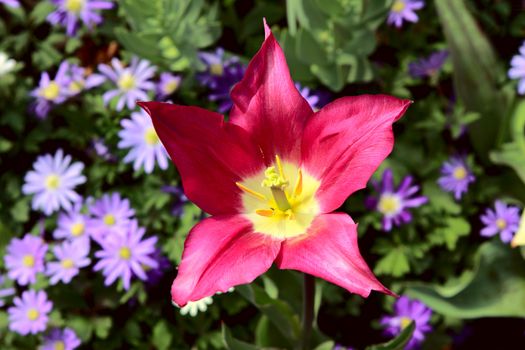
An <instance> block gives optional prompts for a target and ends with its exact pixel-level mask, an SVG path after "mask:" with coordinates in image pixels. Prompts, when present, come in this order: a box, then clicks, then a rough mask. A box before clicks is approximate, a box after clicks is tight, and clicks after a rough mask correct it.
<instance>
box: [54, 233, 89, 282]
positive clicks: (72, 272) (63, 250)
mask: <svg viewBox="0 0 525 350" xmlns="http://www.w3.org/2000/svg"><path fill="white" fill-rule="evenodd" d="M53 252H54V253H55V258H56V259H57V261H52V262H49V263H47V269H46V275H48V276H49V277H50V279H49V283H51V284H57V283H58V282H59V281H61V282H63V283H65V284H68V283H69V282H71V280H72V279H73V277H75V276H76V275H78V273H79V272H80V269H81V268H83V267H86V266H88V265H89V263H90V262H91V260H90V259H89V258H88V254H89V241H85V240H76V241H73V242H68V241H64V242H63V243H62V244H60V245H56V246H55V247H54V248H53Z"/></svg>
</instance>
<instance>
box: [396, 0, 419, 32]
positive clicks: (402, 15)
mask: <svg viewBox="0 0 525 350" xmlns="http://www.w3.org/2000/svg"><path fill="white" fill-rule="evenodd" d="M423 6H425V2H424V1H423V0H395V1H394V3H393V4H392V7H391V8H390V13H389V14H388V19H387V23H388V24H393V25H394V26H396V27H397V28H400V27H401V26H402V25H403V21H407V22H413V23H415V22H417V21H418V20H419V18H418V16H417V15H416V12H415V11H416V10H420V9H422V8H423Z"/></svg>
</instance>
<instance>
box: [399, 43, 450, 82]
mask: <svg viewBox="0 0 525 350" xmlns="http://www.w3.org/2000/svg"><path fill="white" fill-rule="evenodd" d="M447 57H448V52H447V51H444V50H443V51H437V52H433V53H432V54H431V55H430V56H428V57H425V58H421V59H419V60H417V61H414V62H411V63H410V64H409V65H408V73H409V74H410V75H411V76H412V77H413V78H424V77H430V76H433V75H434V74H436V73H437V72H439V70H440V69H441V67H442V66H443V64H444V63H445V61H446V60H447Z"/></svg>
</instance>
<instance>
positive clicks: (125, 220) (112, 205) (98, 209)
mask: <svg viewBox="0 0 525 350" xmlns="http://www.w3.org/2000/svg"><path fill="white" fill-rule="evenodd" d="M89 211H90V213H91V215H93V218H92V219H91V220H89V227H90V232H91V237H92V238H93V239H95V240H96V241H97V242H99V243H100V241H102V240H104V239H105V237H106V236H108V235H114V234H117V235H118V234H124V233H125V232H127V230H128V227H129V224H130V222H131V218H132V217H133V216H134V215H135V211H134V210H133V209H132V208H131V206H130V204H129V200H128V199H125V198H121V197H120V194H118V193H112V194H111V195H110V194H105V195H103V196H102V198H100V199H99V200H97V201H96V202H95V203H94V204H92V205H91V206H90V208H89Z"/></svg>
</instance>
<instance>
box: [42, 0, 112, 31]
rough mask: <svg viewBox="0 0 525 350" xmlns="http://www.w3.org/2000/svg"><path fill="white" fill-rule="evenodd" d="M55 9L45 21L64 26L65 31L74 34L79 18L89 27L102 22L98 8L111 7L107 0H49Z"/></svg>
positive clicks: (105, 8)
mask: <svg viewBox="0 0 525 350" xmlns="http://www.w3.org/2000/svg"><path fill="white" fill-rule="evenodd" d="M51 2H52V3H53V4H54V5H55V6H56V7H57V9H56V10H55V11H53V12H51V13H50V14H49V15H48V16H47V21H48V22H49V23H51V24H53V25H57V24H60V25H61V26H63V27H66V33H67V35H69V36H74V35H75V34H76V31H77V29H78V21H79V20H81V21H82V22H83V23H84V24H85V25H86V26H87V27H88V28H89V29H93V27H94V26H95V25H97V24H100V23H102V20H103V19H102V16H101V15H100V10H109V9H111V8H113V3H112V2H111V1H109V0H51Z"/></svg>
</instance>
